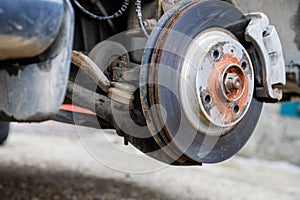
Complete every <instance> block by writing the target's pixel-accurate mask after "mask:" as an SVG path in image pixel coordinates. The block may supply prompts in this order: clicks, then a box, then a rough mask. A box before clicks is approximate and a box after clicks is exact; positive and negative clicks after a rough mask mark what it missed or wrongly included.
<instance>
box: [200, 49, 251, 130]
mask: <svg viewBox="0 0 300 200" xmlns="http://www.w3.org/2000/svg"><path fill="white" fill-rule="evenodd" d="M240 64H241V63H240V61H239V60H238V59H237V58H236V57H234V56H232V55H230V54H225V55H224V56H223V58H222V59H221V60H220V61H219V62H217V63H216V64H215V66H214V68H213V69H214V70H212V72H211V74H210V76H209V78H208V84H207V85H208V88H206V90H207V91H208V92H209V94H210V95H211V99H212V101H213V106H215V107H216V108H217V110H219V111H220V112H221V113H222V117H223V121H224V122H225V124H226V123H230V122H232V121H234V120H235V119H236V118H237V117H238V115H239V113H242V111H243V110H244V109H246V106H247V98H248V96H247V94H248V90H249V88H248V87H249V85H248V77H247V76H245V75H244V74H241V73H240V72H238V71H235V70H229V71H228V73H237V75H238V76H239V77H240V78H241V80H242V81H241V82H242V87H241V88H240V89H238V90H237V91H235V92H232V93H227V95H228V96H227V98H228V99H229V100H235V99H236V97H237V96H240V95H241V94H242V95H241V97H240V98H239V99H238V100H236V101H234V102H233V103H230V102H229V100H228V99H226V98H224V97H223V95H221V94H220V93H221V90H222V86H221V85H220V76H222V72H223V70H224V68H225V67H226V66H228V65H236V66H240ZM222 79H223V77H222ZM222 82H223V81H222ZM222 84H223V83H222ZM235 106H238V108H239V111H238V112H234V107H235Z"/></svg>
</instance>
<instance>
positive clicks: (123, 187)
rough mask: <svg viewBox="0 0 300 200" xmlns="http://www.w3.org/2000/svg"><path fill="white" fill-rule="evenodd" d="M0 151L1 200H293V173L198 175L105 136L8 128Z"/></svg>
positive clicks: (255, 170) (206, 169) (265, 170)
mask: <svg viewBox="0 0 300 200" xmlns="http://www.w3.org/2000/svg"><path fill="white" fill-rule="evenodd" d="M11 130H12V131H11V135H10V137H9V140H8V141H7V143H6V144H5V145H4V146H3V147H1V148H0V163H1V164H0V199H3V200H5V199H33V200H37V199H200V200H202V199H203V200H213V199H216V200H217V199H239V200H240V199H255V200H259V199H262V200H265V199H272V200H275V199H284V200H288V199H295V200H296V199H300V168H297V167H295V166H293V165H291V164H287V163H284V162H268V161H263V160H255V159H246V158H241V157H237V156H236V157H234V158H232V159H230V160H228V161H226V162H223V163H221V164H215V165H204V166H202V167H171V166H165V165H161V164H160V163H158V162H156V161H154V160H152V159H149V158H147V157H146V156H144V155H143V154H141V153H140V152H138V151H136V150H135V149H134V148H132V147H131V146H124V145H123V141H122V140H121V139H120V138H119V137H117V136H115V135H113V134H112V133H110V132H106V133H103V132H101V131H98V130H94V129H77V130H76V128H75V127H74V126H70V125H64V124H60V123H55V122H46V123H41V124H31V125H28V124H13V125H12V129H11Z"/></svg>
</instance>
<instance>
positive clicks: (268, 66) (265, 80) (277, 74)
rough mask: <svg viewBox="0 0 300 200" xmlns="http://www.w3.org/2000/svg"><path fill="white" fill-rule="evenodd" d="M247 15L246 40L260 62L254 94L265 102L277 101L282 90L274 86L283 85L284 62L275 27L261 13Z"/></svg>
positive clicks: (280, 96) (284, 79)
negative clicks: (248, 21)
mask: <svg viewBox="0 0 300 200" xmlns="http://www.w3.org/2000/svg"><path fill="white" fill-rule="evenodd" d="M247 17H249V18H250V20H251V21H250V23H249V25H248V27H247V29H246V32H245V37H246V40H247V42H250V43H252V44H253V46H254V48H255V50H256V51H257V53H258V57H259V62H260V64H261V84H260V85H259V86H257V87H256V95H257V97H259V98H263V99H264V101H266V102H274V101H279V100H281V98H282V91H281V90H280V89H278V88H275V87H276V86H277V85H285V83H286V78H285V62H284V58H283V51H282V46H281V42H280V39H279V36H278V33H277V31H276V28H275V27H274V26H272V25H270V23H269V18H268V17H267V16H266V15H265V14H263V13H251V14H248V15H247Z"/></svg>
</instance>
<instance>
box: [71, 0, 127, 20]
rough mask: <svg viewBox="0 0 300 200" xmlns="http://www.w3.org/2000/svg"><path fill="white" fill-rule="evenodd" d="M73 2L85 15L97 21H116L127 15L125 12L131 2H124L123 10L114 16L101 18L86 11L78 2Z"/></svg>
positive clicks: (75, 0) (125, 0)
mask: <svg viewBox="0 0 300 200" xmlns="http://www.w3.org/2000/svg"><path fill="white" fill-rule="evenodd" d="M73 2H74V3H75V5H76V6H77V7H78V8H79V9H80V10H81V11H82V12H84V13H85V14H87V15H88V16H90V17H91V18H93V19H96V20H110V19H115V18H117V17H120V16H121V15H123V14H124V13H125V11H126V10H127V9H128V7H129V4H130V0H124V3H123V4H122V6H121V8H120V9H119V10H118V11H116V12H115V13H114V14H112V15H108V16H99V15H95V14H93V13H91V12H90V11H88V10H87V9H85V8H84V7H83V6H82V5H81V4H80V3H79V2H78V1H77V0H73Z"/></svg>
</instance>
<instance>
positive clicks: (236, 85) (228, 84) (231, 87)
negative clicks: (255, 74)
mask: <svg viewBox="0 0 300 200" xmlns="http://www.w3.org/2000/svg"><path fill="white" fill-rule="evenodd" d="M224 84H225V89H226V91H227V92H234V91H236V90H238V89H240V87H241V86H242V83H241V79H240V77H238V76H237V75H236V74H234V73H229V74H227V76H226V78H225V81H224Z"/></svg>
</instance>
